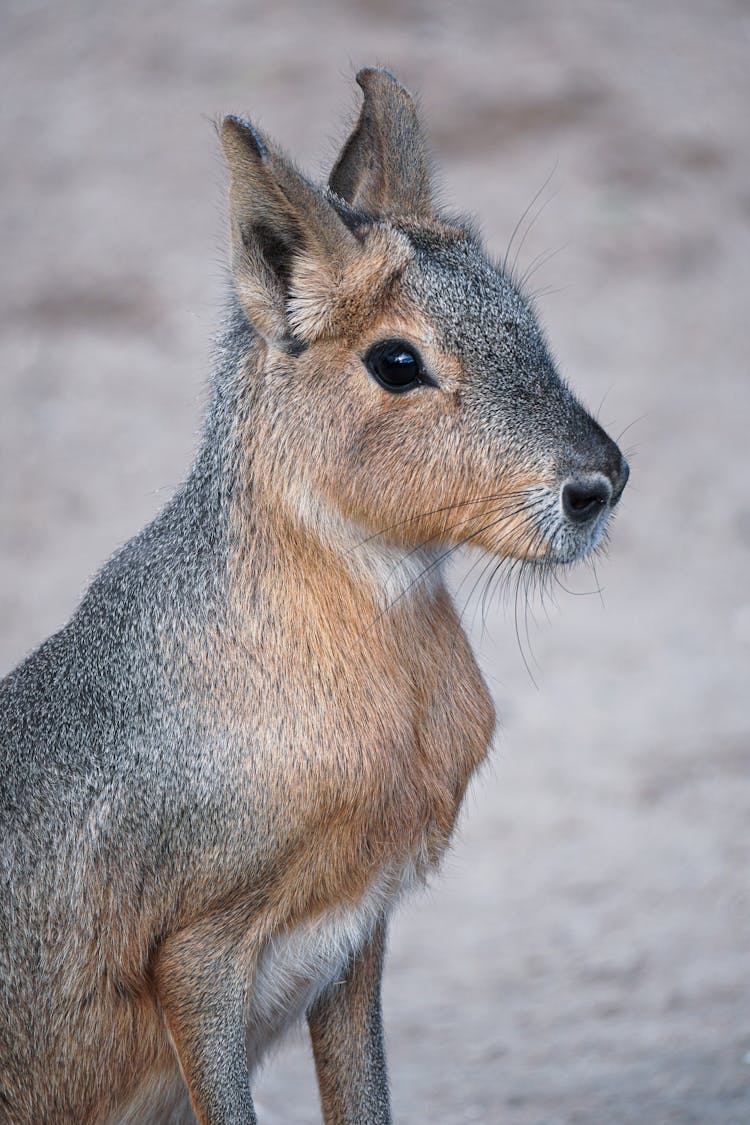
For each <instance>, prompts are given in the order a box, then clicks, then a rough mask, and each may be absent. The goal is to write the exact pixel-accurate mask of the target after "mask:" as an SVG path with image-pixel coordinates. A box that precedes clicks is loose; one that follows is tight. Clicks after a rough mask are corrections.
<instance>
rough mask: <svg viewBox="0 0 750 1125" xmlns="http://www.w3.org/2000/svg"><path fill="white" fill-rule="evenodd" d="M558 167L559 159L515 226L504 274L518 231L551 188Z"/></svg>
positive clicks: (503, 266)
mask: <svg viewBox="0 0 750 1125" xmlns="http://www.w3.org/2000/svg"><path fill="white" fill-rule="evenodd" d="M557 165H558V161H557V159H555V163H554V164H553V165H552V170H551V171H550V173H549V175H548V176H547V179H546V180H545V181H544V183H543V184H542V186H541V187H540V188H539V190H538V191H537V193H536V195H535V196H534V198H533V199H532V200H531V203H529V204H528V205H527V206H526V207H525V208H524V210H523V212H522V213H521V217H520V219H519V220H518V222H517V223H516V225H515V226H514V227H513V233H512V234H511V236H510V238H509V240H508V247H507V249H506V251H505V256H504V258H503V265H502V270H503V273H505V272H506V269H507V266H508V255H509V254H510V251H511V248H512V246H513V240H514V238H515V237H516V235H517V234H518V231H519V229H520V227H521V224H522V223H523V221H524V219H525V218H526V216H527V215H528V213H529V211H530V210H531V208H532V207H533V206H534V204H535V203H536V201H537V200H538V199H539V197H540V195H542V193H543V192H544V191H546V189H547V187H548V186H549V183H550V181H551V180H552V177H553V176H554V174H555V172H556V171H557Z"/></svg>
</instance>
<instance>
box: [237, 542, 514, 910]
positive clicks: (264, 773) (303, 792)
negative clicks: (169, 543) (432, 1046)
mask: <svg viewBox="0 0 750 1125" xmlns="http://www.w3.org/2000/svg"><path fill="white" fill-rule="evenodd" d="M294 550H295V545H294V544H287V545H286V552H287V558H286V561H287V566H288V563H289V561H290V557H291V558H293V555H294ZM305 551H306V557H305V567H304V580H302V579H301V580H300V581H299V582H291V583H285V584H284V586H283V588H276V587H274V586H267V587H264V589H263V590H262V591H261V593H260V595H259V596H258V597H256V605H257V601H258V600H259V598H262V601H263V604H264V606H265V610H266V615H267V616H266V622H267V624H266V625H265V627H264V631H263V635H262V638H261V637H259V636H258V634H257V632H256V630H257V615H255V616H254V617H253V618H252V619H249V620H248V622H247V635H246V649H247V650H249V651H252V652H254V653H257V654H258V661H257V666H256V667H255V671H254V673H253V675H254V677H255V680H254V683H253V685H252V692H251V693H250V695H249V696H248V697H243V695H242V693H243V691H244V689H245V688H246V686H247V685H246V684H244V683H243V681H242V679H241V678H239V679H238V680H237V684H236V689H237V692H236V694H235V695H230V696H229V697H228V698H225V700H224V705H225V706H226V707H227V708H232V709H233V710H234V712H235V713H236V715H238V716H240V718H241V721H242V722H243V723H245V724H246V725H247V727H248V728H250V729H252V732H253V736H252V739H251V740H249V741H251V742H252V746H253V749H252V755H253V756H252V761H249V762H248V769H249V770H251V771H252V775H253V777H254V779H255V780H256V783H259V780H260V779H261V778H262V784H263V788H264V801H265V803H266V809H267V813H268V818H269V821H271V822H272V823H274V824H282V825H283V826H284V834H283V840H282V839H281V838H278V839H277V840H275V841H274V840H273V839H268V840H267V841H266V847H267V848H268V849H270V850H273V849H274V847H275V848H276V849H277V860H276V862H274V863H273V864H272V867H273V869H274V878H273V883H274V893H273V897H274V899H275V901H276V904H277V910H275V911H274V914H275V916H276V917H277V918H283V917H286V918H293V919H296V920H297V921H299V920H300V919H301V918H302V917H304V916H307V917H311V916H314V915H315V914H317V913H319V912H322V911H324V910H326V909H328V908H330V907H331V906H333V905H337V904H341V903H345V904H353V903H355V902H357V901H358V900H359V899H360V897H361V896H362V895H363V893H364V890H365V887H366V886H367V885H369V884H370V883H371V882H372V881H373V879H376V878H378V877H379V875H380V873H381V872H382V871H383V869H385V868H387V867H389V865H391V864H393V863H394V862H397V863H401V864H414V865H415V868H416V870H417V871H418V872H420V873H422V874H424V873H426V871H427V870H428V869H429V868H430V867H431V866H433V865H434V864H435V863H437V862H438V860H439V858H440V855H441V854H442V852H443V850H444V848H445V846H446V844H447V842H448V839H449V837H450V834H451V832H452V829H453V826H454V823H455V819H456V816H457V813H458V809H459V806H460V803H461V800H462V798H463V795H464V792H465V789H466V786H467V784H468V781H469V779H470V777H471V775H472V773H473V772H474V771H475V770H476V768H477V767H478V765H479V764H480V763H481V761H482V760H483V758H484V756H485V754H486V752H487V749H488V745H489V742H490V739H491V736H492V730H493V726H494V710H493V707H492V703H491V701H490V699H489V696H488V693H487V690H486V687H485V685H484V682H483V680H482V677H481V675H480V673H479V670H478V668H477V665H476V663H475V661H474V658H473V656H472V655H471V653H470V651H469V648H468V644H467V642H466V638H465V636H464V634H463V632H462V630H461V628H460V625H459V622H458V621H457V619H456V616H455V612H454V610H453V607H452V604H451V602H450V599H449V597H448V594H447V592H446V591H445V590H444V588H443V587H442V584H440V583H439V584H438V586H437V589H434V590H433V589H429V590H427V591H423V590H420V589H419V588H417V589H416V590H415V591H414V593H407V594H406V596H404V597H402V598H401V599H399V601H398V602H397V603H396V604H395V605H393V606H392V607H391V608H390V609H386V610H383V608H382V604H381V602H380V601H379V599H378V596H377V592H375V591H373V590H372V589H371V588H367V587H365V586H363V584H362V583H361V582H358V581H356V580H355V579H354V578H353V577H352V576H351V575H350V574H347V572H346V570H344V569H342V568H338V569H335V570H334V569H333V568H331V566H330V565H329V564H328V560H327V559H325V557H324V556H314V557H311V556H310V549H309V546H307V545H305ZM300 573H302V568H300ZM275 621H284V622H290V621H291V622H293V623H294V627H293V628H292V629H288V628H285V629H284V630H283V631H280V632H279V633H278V635H276V634H274V631H273V627H272V624H268V623H273V622H275ZM234 656H235V658H236V656H237V654H236V653H235V654H234ZM225 667H226V666H225ZM227 683H228V680H227V678H226V677H225V686H226V684H227Z"/></svg>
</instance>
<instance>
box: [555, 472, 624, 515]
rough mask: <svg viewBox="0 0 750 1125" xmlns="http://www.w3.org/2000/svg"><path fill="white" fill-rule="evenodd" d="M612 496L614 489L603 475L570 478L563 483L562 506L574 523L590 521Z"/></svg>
mask: <svg viewBox="0 0 750 1125" xmlns="http://www.w3.org/2000/svg"><path fill="white" fill-rule="evenodd" d="M611 498H612V489H611V487H610V484H609V482H608V481H606V480H605V479H604V478H602V477H598V478H597V479H596V480H592V481H583V480H569V481H568V482H567V483H566V484H564V485H563V489H562V506H563V511H564V512H565V515H566V516H567V517H568V519H569V520H572V521H573V522H574V523H588V522H589V520H593V519H594V518H595V517H596V516H598V515H599V513H600V512H601V510H602V508H604V507H606V505H607V504H608V503H609V501H610V499H611Z"/></svg>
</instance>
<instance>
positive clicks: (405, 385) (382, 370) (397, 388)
mask: <svg viewBox="0 0 750 1125" xmlns="http://www.w3.org/2000/svg"><path fill="white" fill-rule="evenodd" d="M365 366H366V367H367V370H368V371H369V372H370V374H371V375H373V376H374V377H375V378H376V379H377V381H378V382H379V383H380V385H381V387H385V389H386V390H387V391H391V393H392V394H402V393H403V392H404V391H410V390H412V388H413V387H417V386H419V385H420V383H421V384H426V385H428V386H431V387H434V386H435V383H434V381H433V380H432V379H431V378H430V377H429V375H428V374H427V373H426V371H425V370H424V366H423V364H422V360H421V358H420V355H419V352H417V351H416V350H415V349H414V348H413V347H412V346H411V344H405V343H404V341H403V340H383V342H382V343H380V344H375V345H374V346H373V347H372V348H370V350H369V352H368V353H367V355H366V356H365Z"/></svg>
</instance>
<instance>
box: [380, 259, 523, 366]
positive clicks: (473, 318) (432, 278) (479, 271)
mask: <svg viewBox="0 0 750 1125" xmlns="http://www.w3.org/2000/svg"><path fill="white" fill-rule="evenodd" d="M414 241H415V243H416V245H415V249H416V253H415V257H414V259H413V261H412V262H411V263H410V265H409V266H408V267H407V269H406V271H405V272H404V275H403V277H402V284H403V287H404V290H405V291H406V292H407V293H408V295H409V297H410V298H411V299H412V300H414V301H415V303H416V304H417V305H418V306H419V307H420V309H421V310H422V312H423V313H424V315H425V317H426V318H427V319H429V321H430V322H431V323H432V324H433V325H434V328H435V331H436V333H437V335H438V336H439V338H440V339H441V341H442V343H443V345H444V346H445V347H446V348H447V349H448V350H450V351H452V352H455V353H457V354H458V355H459V356H461V357H462V358H465V359H467V360H471V359H478V358H484V357H486V356H487V355H489V354H491V355H493V356H495V357H497V356H498V354H499V353H503V352H507V351H509V350H511V351H516V350H517V348H518V347H519V345H521V346H522V347H523V350H524V351H525V352H527V353H529V352H534V351H536V350H537V349H539V350H543V347H544V345H543V342H542V338H541V333H540V331H539V328H538V326H537V323H536V320H535V318H534V315H533V313H532V311H531V309H530V308H529V306H528V304H527V302H526V301H525V300H524V299H523V297H522V296H521V294H520V293H519V291H518V289H517V288H516V287H515V285H514V284H513V283H512V281H511V280H510V279H509V278H508V277H507V275H505V274H504V273H503V272H502V270H501V269H500V268H499V267H497V266H495V265H493V263H492V262H491V261H490V260H489V259H488V258H487V256H486V255H485V253H484V252H483V250H482V248H481V247H480V246H479V245H478V244H477V243H476V242H475V241H474V240H473V239H471V238H468V237H467V238H451V239H449V240H438V239H434V240H432V241H431V242H430V243H429V244H428V245H420V242H419V240H418V239H417V240H414Z"/></svg>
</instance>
